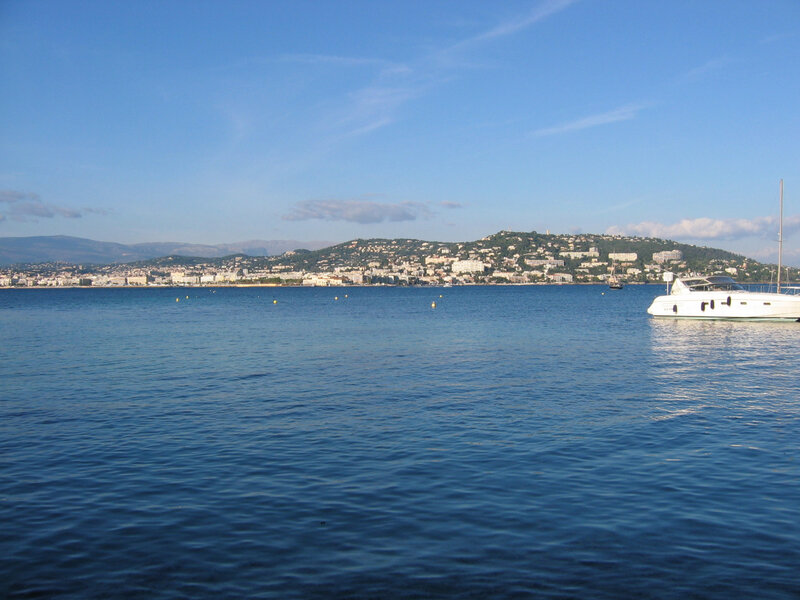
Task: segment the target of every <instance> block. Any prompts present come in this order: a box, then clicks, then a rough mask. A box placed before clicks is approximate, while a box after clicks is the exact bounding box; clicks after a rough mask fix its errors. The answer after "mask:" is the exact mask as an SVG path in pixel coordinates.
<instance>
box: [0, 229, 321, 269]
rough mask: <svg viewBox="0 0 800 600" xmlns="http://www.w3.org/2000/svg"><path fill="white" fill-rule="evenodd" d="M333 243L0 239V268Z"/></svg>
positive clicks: (252, 252)
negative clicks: (190, 242)
mask: <svg viewBox="0 0 800 600" xmlns="http://www.w3.org/2000/svg"><path fill="white" fill-rule="evenodd" d="M333 243H334V242H323V241H314V242H299V241H296V240H249V241H246V242H236V243H232V244H186V243H181V242H151V243H145V244H118V243H116V242H98V241H96V240H90V239H86V238H78V237H71V236H68V235H51V236H33V237H3V238H0V265H13V264H32V263H46V262H65V263H71V264H98V265H100V264H112V263H128V262H134V261H137V260H148V259H151V258H158V257H161V256H171V255H178V256H200V257H204V258H218V257H220V256H228V255H231V254H240V253H241V254H247V255H249V256H275V255H278V254H283V253H284V252H286V251H288V250H297V249H300V248H302V249H306V250H319V249H320V248H326V247H328V246H331V245H333Z"/></svg>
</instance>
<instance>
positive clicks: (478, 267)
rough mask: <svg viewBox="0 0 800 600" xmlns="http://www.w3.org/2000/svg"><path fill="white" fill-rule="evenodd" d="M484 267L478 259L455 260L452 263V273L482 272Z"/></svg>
mask: <svg viewBox="0 0 800 600" xmlns="http://www.w3.org/2000/svg"><path fill="white" fill-rule="evenodd" d="M485 268H486V265H484V264H483V261H480V260H457V261H455V262H454V263H453V273H483V270H484V269H485Z"/></svg>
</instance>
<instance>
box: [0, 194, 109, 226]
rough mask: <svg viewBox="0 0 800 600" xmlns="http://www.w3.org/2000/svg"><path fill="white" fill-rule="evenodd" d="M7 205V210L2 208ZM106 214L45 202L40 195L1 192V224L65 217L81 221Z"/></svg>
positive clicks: (100, 211) (93, 209)
mask: <svg viewBox="0 0 800 600" xmlns="http://www.w3.org/2000/svg"><path fill="white" fill-rule="evenodd" d="M2 205H5V208H2ZM89 213H96V214H105V211H103V210H101V209H96V208H81V209H75V208H69V207H67V206H59V205H57V204H50V203H46V202H43V201H42V199H41V197H40V196H39V194H36V193H34V192H21V191H18V190H0V222H2V221H5V220H12V221H37V220H38V219H40V218H41V219H52V218H55V217H64V218H67V219H79V218H81V217H82V216H84V215H85V214H89Z"/></svg>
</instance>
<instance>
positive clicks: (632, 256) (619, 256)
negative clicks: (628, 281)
mask: <svg viewBox="0 0 800 600" xmlns="http://www.w3.org/2000/svg"><path fill="white" fill-rule="evenodd" d="M638 258H639V255H638V254H637V253H636V252H609V253H608V260H616V261H618V262H635V261H636V260H637V259H638Z"/></svg>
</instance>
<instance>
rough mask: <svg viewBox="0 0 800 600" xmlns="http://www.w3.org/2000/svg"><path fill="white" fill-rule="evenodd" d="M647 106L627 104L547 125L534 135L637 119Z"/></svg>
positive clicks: (569, 131)
mask: <svg viewBox="0 0 800 600" xmlns="http://www.w3.org/2000/svg"><path fill="white" fill-rule="evenodd" d="M644 108H645V105H643V104H626V105H625V106H620V107H619V108H615V109H614V110H610V111H608V112H604V113H600V114H596V115H590V116H588V117H582V118H580V119H576V120H574V121H569V122H567V123H562V124H560V125H555V126H553V127H545V128H543V129H537V130H536V131H533V132H532V133H531V135H532V136H533V137H545V136H549V135H560V134H562V133H571V132H573V131H580V130H582V129H590V128H592V127H600V126H602V125H609V124H611V123H618V122H620V121H630V120H631V119H635V118H636V116H637V115H638V114H639V112H641V111H642V109H644Z"/></svg>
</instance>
